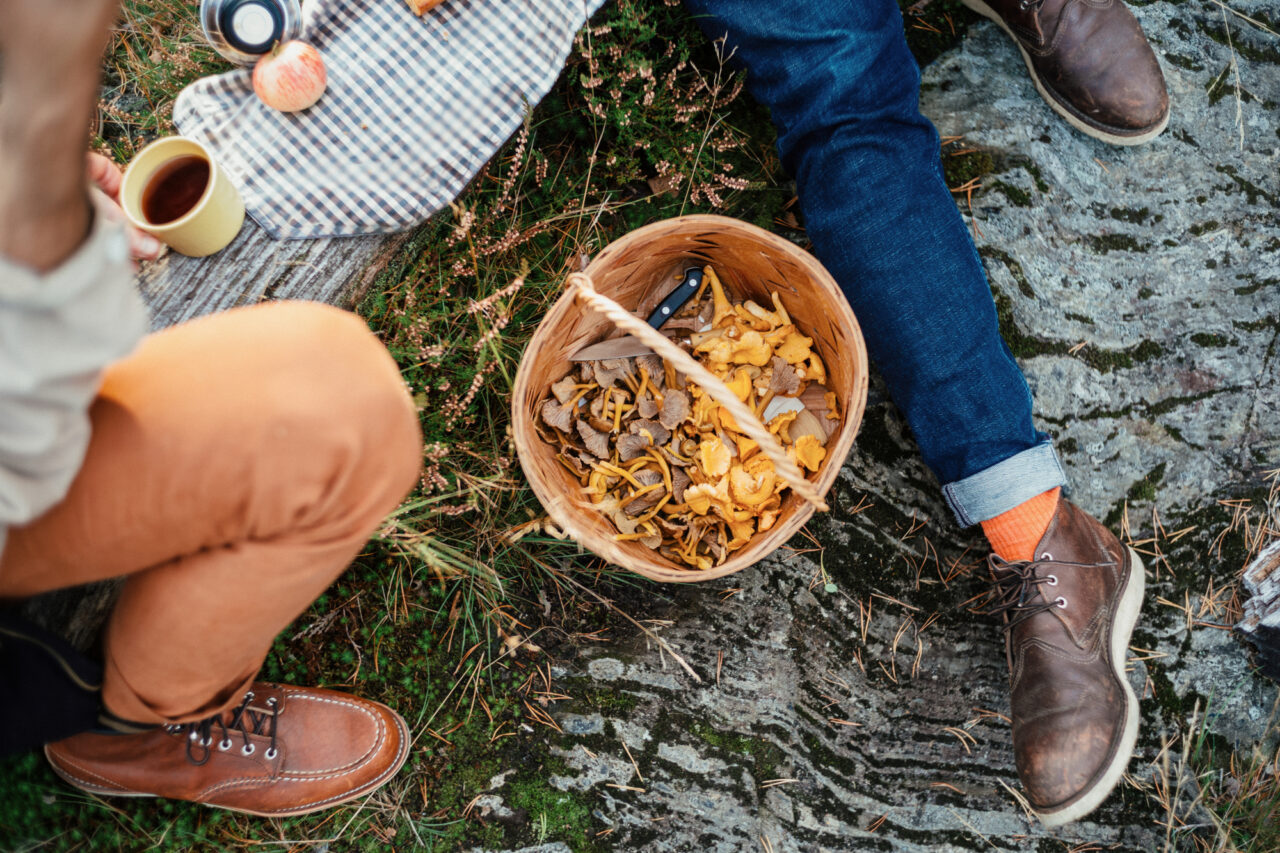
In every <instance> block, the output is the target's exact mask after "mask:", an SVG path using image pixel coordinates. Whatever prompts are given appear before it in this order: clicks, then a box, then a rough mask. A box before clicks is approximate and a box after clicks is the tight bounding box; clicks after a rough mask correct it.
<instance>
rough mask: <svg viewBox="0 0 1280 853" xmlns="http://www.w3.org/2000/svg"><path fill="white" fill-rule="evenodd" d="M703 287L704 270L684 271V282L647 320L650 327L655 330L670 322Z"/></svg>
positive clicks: (694, 268) (691, 269)
mask: <svg viewBox="0 0 1280 853" xmlns="http://www.w3.org/2000/svg"><path fill="white" fill-rule="evenodd" d="M701 286H702V270H700V269H698V268H697V267H690V268H689V269H687V270H685V271H684V281H682V282H680V284H679V286H677V287H676V289H675V290H673V291H671V292H670V293H668V294H667V298H666V299H663V300H662V304H661V305H659V306H658V307H657V308H655V309H654V310H653V313H652V314H650V315H649V319H648V320H646V321H645V322H647V323H648V324H649V325H650V326H653V327H654V328H655V329H660V328H662V324H663V323H665V322H667V321H668V320H670V319H671V318H672V317H673V316H675V313H676V312H677V311H679V310H680V309H681V308H683V307H684V304H685V303H686V302H688V301H689V300H690V299H692V298H693V295H694V294H695V293H697V292H698V288H699V287H701Z"/></svg>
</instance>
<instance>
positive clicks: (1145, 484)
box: [1106, 462, 1167, 527]
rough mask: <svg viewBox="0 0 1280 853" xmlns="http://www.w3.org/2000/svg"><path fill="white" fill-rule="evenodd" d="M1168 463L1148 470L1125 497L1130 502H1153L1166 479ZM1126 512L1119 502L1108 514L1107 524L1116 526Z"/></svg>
mask: <svg viewBox="0 0 1280 853" xmlns="http://www.w3.org/2000/svg"><path fill="white" fill-rule="evenodd" d="M1166 464H1167V463H1164V462H1161V463H1160V464H1159V465H1157V466H1156V467H1154V468H1152V469H1151V470H1150V471H1148V472H1147V474H1146V476H1144V477H1143V478H1142V479H1141V480H1139V481H1138V482H1136V483H1134V484H1133V485H1132V486H1130V487H1129V492H1128V494H1126V495H1125V497H1126V498H1127V499H1128V503H1130V504H1133V503H1136V502H1139V501H1141V502H1144V503H1151V502H1153V501H1154V500H1155V499H1156V493H1157V490H1158V488H1159V486H1160V484H1161V483H1162V482H1163V481H1164V472H1165V467H1166ZM1123 514H1124V503H1120V504H1117V505H1116V506H1115V507H1113V508H1112V509H1111V512H1110V513H1108V514H1107V518H1106V524H1107V526H1108V527H1114V526H1115V525H1116V524H1118V523H1119V522H1120V518H1121V516H1122V515H1123Z"/></svg>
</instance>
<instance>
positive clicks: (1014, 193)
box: [991, 181, 1031, 207]
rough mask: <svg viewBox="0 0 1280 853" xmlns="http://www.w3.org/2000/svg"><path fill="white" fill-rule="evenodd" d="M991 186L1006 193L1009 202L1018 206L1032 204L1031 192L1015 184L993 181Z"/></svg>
mask: <svg viewBox="0 0 1280 853" xmlns="http://www.w3.org/2000/svg"><path fill="white" fill-rule="evenodd" d="M991 188H992V189H994V190H999V191H1000V192H1002V193H1004V196H1005V198H1007V199H1009V203H1010V204H1012V205H1014V206H1016V207H1030V206H1031V193H1029V192H1027V191H1026V190H1024V189H1020V188H1018V187H1015V186H1014V185H1013V184H1009V183H1006V182H1004V181H993V182H992V183H991Z"/></svg>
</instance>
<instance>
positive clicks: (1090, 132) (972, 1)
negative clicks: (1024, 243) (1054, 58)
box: [960, 0, 1173, 145]
mask: <svg viewBox="0 0 1280 853" xmlns="http://www.w3.org/2000/svg"><path fill="white" fill-rule="evenodd" d="M960 2H961V3H963V4H964V5H966V6H968V7H969V8H970V9H972V10H973V11H975V12H977V13H978V14H979V15H981V16H982V17H984V18H990V19H991V20H992V21H995V22H996V23H997V24H999V26H1000V29H1002V30H1004V31H1005V34H1006V35H1008V36H1009V38H1011V39H1013V43H1014V45H1015V46H1016V47H1017V48H1018V52H1019V53H1021V54H1022V61H1023V62H1024V63H1026V66H1027V72H1028V73H1029V74H1030V75H1031V82H1032V83H1033V84H1034V85H1035V87H1036V92H1038V93H1039V94H1040V97H1041V98H1043V99H1044V102H1045V103H1046V104H1048V105H1049V109H1051V110H1053V111H1054V112H1055V113H1057V114H1058V115H1060V116H1062V118H1064V119H1065V120H1066V122H1067V124H1069V125H1071V126H1072V127H1074V128H1075V129H1076V130H1078V131H1080V132H1081V133H1083V134H1084V135H1085V136H1090V137H1093V138H1094V139H1098V140H1101V141H1102V142H1106V143H1107V144H1109V145H1142V144H1143V143H1146V142H1150V141H1151V140H1153V139H1155V138H1156V137H1157V136H1159V135H1160V134H1161V133H1163V132H1164V129H1165V128H1166V127H1167V126H1168V124H1169V116H1170V115H1171V114H1172V113H1173V110H1172V109H1168V110H1165V112H1164V117H1163V118H1161V119H1160V123H1159V124H1157V125H1155V126H1154V127H1152V128H1150V129H1148V130H1143V131H1139V132H1137V133H1127V132H1124V131H1121V130H1119V129H1117V128H1113V127H1109V126H1107V125H1103V124H1097V123H1095V122H1091V121H1089V120H1088V119H1086V118H1084V117H1083V116H1081V115H1080V114H1079V113H1078V112H1076V110H1075V109H1074V108H1072V106H1071V105H1070V104H1068V103H1066V102H1065V101H1063V100H1061V99H1060V98H1059V97H1058V96H1057V95H1056V94H1054V92H1053V91H1052V90H1050V89H1049V88H1048V87H1047V86H1045V85H1044V83H1042V82H1041V81H1040V75H1039V73H1037V72H1036V68H1035V66H1034V65H1032V64H1031V55H1030V54H1029V53H1027V50H1026V48H1024V47H1023V46H1022V42H1021V41H1019V40H1018V37H1017V36H1015V35H1014V34H1013V30H1011V29H1009V26H1008V25H1007V24H1006V23H1005V22H1004V19H1003V18H1001V17H1000V15H998V14H997V13H996V11H995V10H994V9H992V8H991V7H990V6H988V5H987V4H986V3H983V2H982V0H960Z"/></svg>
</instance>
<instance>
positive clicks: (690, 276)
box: [569, 267, 702, 361]
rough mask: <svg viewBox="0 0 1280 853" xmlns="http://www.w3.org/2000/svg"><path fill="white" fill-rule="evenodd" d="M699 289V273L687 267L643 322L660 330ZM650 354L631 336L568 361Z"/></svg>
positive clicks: (584, 350)
mask: <svg viewBox="0 0 1280 853" xmlns="http://www.w3.org/2000/svg"><path fill="white" fill-rule="evenodd" d="M701 286H702V270H700V269H697V268H696V267H690V268H689V269H687V270H685V271H684V280H683V281H681V282H680V283H679V284H678V285H676V288H675V290H673V291H671V292H670V293H668V294H667V296H666V298H665V299H663V300H662V304H660V305H659V306H658V307H657V308H655V309H654V310H653V313H652V314H650V315H649V317H648V319H647V320H645V322H646V323H648V324H649V325H650V326H653V328H655V329H659V328H661V327H662V324H663V323H665V322H667V320H669V319H670V318H671V317H672V316H673V315H674V314H675V313H676V312H677V311H679V310H680V309H681V308H683V307H684V304H685V303H686V302H688V301H689V300H690V299H692V298H693V295H694V294H695V293H697V292H698V288H699V287H701ZM651 352H653V350H651V349H650V348H649V347H647V346H645V345H644V344H643V343H641V342H640V339H639V338H637V337H635V336H634V335H626V336H624V337H621V338H611V339H610V340H607V341H601V342H600V343H598V344H592V345H591V346H589V347H583V348H582V349H580V350H578V351H577V352H575V353H574V354H573V355H571V356H569V360H570V361H599V360H601V359H605V358H631V357H632V356H637V355H648V354H649V353H651Z"/></svg>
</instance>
